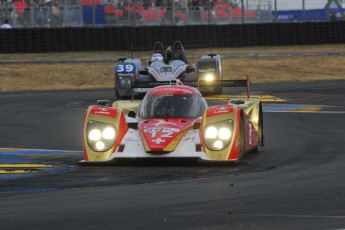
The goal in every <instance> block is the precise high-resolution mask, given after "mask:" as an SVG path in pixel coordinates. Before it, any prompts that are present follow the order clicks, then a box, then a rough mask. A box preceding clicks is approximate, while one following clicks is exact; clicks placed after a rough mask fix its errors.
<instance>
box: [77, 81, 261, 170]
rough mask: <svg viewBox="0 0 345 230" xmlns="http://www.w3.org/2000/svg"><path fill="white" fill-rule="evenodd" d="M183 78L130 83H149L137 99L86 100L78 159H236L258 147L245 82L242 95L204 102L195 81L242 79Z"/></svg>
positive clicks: (255, 102) (256, 109) (257, 119)
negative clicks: (81, 152) (210, 103)
mask: <svg viewBox="0 0 345 230" xmlns="http://www.w3.org/2000/svg"><path fill="white" fill-rule="evenodd" d="M187 83H188V84H189V85H185V84H183V83H182V82H180V81H173V82H159V83H157V82H156V83H145V84H144V83H140V82H139V83H138V84H135V83H134V84H133V85H132V88H135V87H140V88H141V87H153V88H151V89H150V90H149V91H148V92H147V94H146V95H145V97H144V99H143V100H142V101H134V100H128V101H115V102H114V103H112V104H111V103H110V102H109V101H106V102H105V101H101V102H100V105H94V106H90V107H89V108H88V109H87V112H86V116H85V122H84V135H83V139H84V159H83V160H82V161H81V162H80V163H83V164H87V163H107V162H113V161H115V162H116V161H117V160H120V159H142V158H149V159H163V158H164V159H165V158H176V159H181V160H182V159H197V160H201V161H203V160H205V161H232V162H235V163H238V162H239V161H240V160H241V158H242V156H243V155H244V154H245V153H248V152H258V151H259V148H260V147H261V146H263V145H264V134H263V117H262V105H261V102H260V100H259V99H255V98H250V97H249V88H248V97H246V98H244V99H236V100H230V101H229V102H228V103H227V104H225V105H218V106H213V107H209V106H208V104H207V102H206V100H205V99H204V98H203V96H202V95H201V93H200V92H199V90H198V88H196V87H195V86H198V87H203V86H208V87H218V86H222V87H230V86H247V87H248V84H249V81H248V79H247V80H234V81H225V80H222V81H214V82H213V84H212V85H210V84H209V83H203V82H187ZM157 85H158V86H157ZM190 85H192V86H190ZM154 86H156V87H154Z"/></svg>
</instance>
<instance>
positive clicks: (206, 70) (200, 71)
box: [199, 68, 216, 73]
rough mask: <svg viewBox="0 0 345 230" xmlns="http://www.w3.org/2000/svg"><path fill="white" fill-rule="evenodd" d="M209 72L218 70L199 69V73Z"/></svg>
mask: <svg viewBox="0 0 345 230" xmlns="http://www.w3.org/2000/svg"><path fill="white" fill-rule="evenodd" d="M209 72H216V70H215V69H214V68H208V69H199V73H209Z"/></svg>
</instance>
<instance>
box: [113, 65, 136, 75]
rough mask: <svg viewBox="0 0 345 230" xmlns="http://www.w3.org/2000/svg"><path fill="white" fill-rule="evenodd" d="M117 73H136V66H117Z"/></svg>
mask: <svg viewBox="0 0 345 230" xmlns="http://www.w3.org/2000/svg"><path fill="white" fill-rule="evenodd" d="M116 72H118V73H122V72H126V73H134V72H135V66H134V65H132V64H118V65H116Z"/></svg>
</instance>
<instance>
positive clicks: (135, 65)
mask: <svg viewBox="0 0 345 230" xmlns="http://www.w3.org/2000/svg"><path fill="white" fill-rule="evenodd" d="M175 79H178V80H180V81H182V82H184V81H196V80H198V79H200V80H206V81H209V82H211V81H214V80H221V79H222V77H221V57H220V55H217V54H208V55H203V56H202V57H201V59H200V60H198V61H197V64H196V67H195V65H194V64H190V63H189V62H188V60H187V56H186V54H185V51H184V48H183V45H182V43H181V41H175V42H174V43H173V45H172V46H168V47H167V48H166V49H165V48H164V46H163V44H162V43H161V42H156V43H155V44H154V47H153V54H152V56H151V58H150V60H144V61H142V60H140V59H128V58H119V59H118V63H116V65H115V95H116V98H117V99H128V98H130V97H131V96H132V95H131V94H132V93H134V94H135V95H145V93H146V92H147V89H146V88H136V89H134V90H131V85H132V82H133V81H136V82H138V81H141V82H157V81H170V80H175ZM207 91H208V92H213V93H221V88H219V87H218V88H208V90H207Z"/></svg>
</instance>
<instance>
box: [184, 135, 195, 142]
mask: <svg viewBox="0 0 345 230" xmlns="http://www.w3.org/2000/svg"><path fill="white" fill-rule="evenodd" d="M195 141H196V137H195V136H194V137H185V138H184V142H195Z"/></svg>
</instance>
